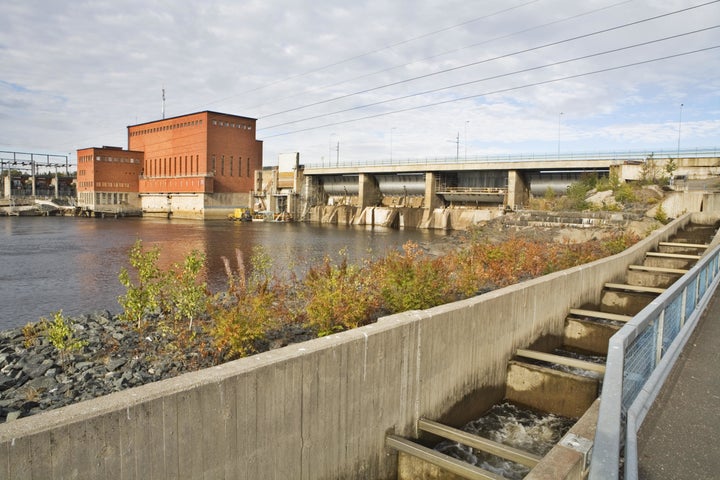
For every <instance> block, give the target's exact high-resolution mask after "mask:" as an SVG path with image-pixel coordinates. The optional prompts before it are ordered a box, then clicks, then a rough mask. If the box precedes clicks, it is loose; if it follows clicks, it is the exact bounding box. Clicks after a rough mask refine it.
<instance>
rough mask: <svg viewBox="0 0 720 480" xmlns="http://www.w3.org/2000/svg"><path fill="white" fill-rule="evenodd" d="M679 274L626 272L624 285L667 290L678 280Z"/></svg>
mask: <svg viewBox="0 0 720 480" xmlns="http://www.w3.org/2000/svg"><path fill="white" fill-rule="evenodd" d="M680 276H681V275H680V274H679V273H665V272H648V271H641V270H630V269H629V270H628V273H627V276H626V277H625V283H627V284H628V285H636V286H638V287H655V288H668V287H669V286H670V285H672V284H673V283H675V282H676V281H677V279H678V278H680Z"/></svg>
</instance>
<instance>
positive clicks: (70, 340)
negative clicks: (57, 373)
mask: <svg viewBox="0 0 720 480" xmlns="http://www.w3.org/2000/svg"><path fill="white" fill-rule="evenodd" d="M40 324H41V325H44V326H45V328H46V332H47V336H48V340H49V341H50V344H51V345H52V346H53V347H55V348H56V349H57V351H58V352H60V362H61V363H65V356H66V355H67V354H68V353H70V352H74V351H75V350H80V349H81V348H83V347H84V346H85V345H87V344H88V342H87V341H86V340H78V339H76V338H75V335H74V333H73V331H72V323H71V322H70V321H69V320H67V319H66V318H65V316H64V315H63V314H62V310H60V311H57V312H55V313H54V314H53V321H52V322H48V321H47V319H45V318H43V319H41V320H40Z"/></svg>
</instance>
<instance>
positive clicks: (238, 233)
mask: <svg viewBox="0 0 720 480" xmlns="http://www.w3.org/2000/svg"><path fill="white" fill-rule="evenodd" d="M441 235H445V234H444V232H434V231H424V230H423V231H421V230H392V229H383V228H365V227H343V226H318V225H310V224H292V223H287V224H278V223H257V222H254V223H234V222H228V221H214V222H198V221H184V220H166V219H119V220H116V219H88V218H70V217H66V218H63V217H2V218H0V240H1V241H2V243H0V245H1V247H0V329H2V328H9V327H12V326H18V325H23V324H25V323H27V322H28V321H36V320H38V319H39V318H40V317H41V316H49V315H50V314H51V313H52V312H53V311H56V310H59V309H63V311H64V312H65V313H66V314H69V315H77V314H80V313H88V312H92V311H96V310H106V309H107V310H110V311H111V312H117V311H119V306H118V304H117V297H118V295H120V294H122V293H123V290H122V286H121V285H120V283H119V282H118V279H117V274H118V272H119V271H120V268H121V267H122V266H125V265H127V254H128V251H129V249H130V248H131V247H132V245H133V244H134V242H135V241H136V240H137V239H138V238H140V239H142V241H143V244H144V245H146V246H152V245H157V246H159V248H160V263H161V265H163V266H168V265H170V264H172V263H176V262H181V261H182V260H183V258H184V257H185V255H186V254H187V253H188V252H190V251H191V250H193V249H196V250H199V251H200V252H203V253H205V255H206V256H207V265H208V284H209V285H210V287H211V289H213V290H217V289H219V288H222V287H223V286H224V285H225V270H224V266H223V262H222V257H223V256H224V257H227V258H229V259H230V260H231V263H232V265H233V267H234V266H235V250H236V249H239V250H240V251H241V252H242V254H243V256H244V258H245V259H246V261H248V260H249V259H250V257H251V255H252V251H253V247H254V246H256V245H262V246H263V247H264V248H265V250H266V251H267V252H268V253H269V254H270V255H271V257H272V258H273V263H274V265H275V268H276V269H277V272H278V273H279V274H290V273H296V274H298V275H302V274H304V272H305V271H307V269H308V268H309V266H310V265H312V264H314V263H316V262H318V261H319V260H321V259H322V258H323V257H324V256H325V255H328V256H330V257H332V258H334V259H337V258H338V257H339V252H340V251H341V250H346V251H347V255H348V258H349V259H350V260H351V261H354V262H357V261H361V259H364V258H368V257H372V256H380V255H384V254H385V252H386V251H387V249H389V248H399V247H400V246H401V245H402V244H403V243H405V242H406V241H408V240H413V241H415V242H418V243H421V244H425V243H429V242H432V241H433V239H436V238H437V237H438V236H441Z"/></svg>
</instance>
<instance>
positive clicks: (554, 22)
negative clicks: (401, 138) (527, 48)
mask: <svg viewBox="0 0 720 480" xmlns="http://www.w3.org/2000/svg"><path fill="white" fill-rule="evenodd" d="M634 1H635V0H623V1H622V2H618V3H614V4H612V5H607V6H605V7H600V8H596V9H594V10H590V11H587V12H583V13H579V14H577V15H572V16H570V17H566V18H562V19H560V20H554V21H552V22H548V23H544V24H542V25H536V26H534V27H530V28H525V29H523V30H518V31H517V32H513V33H509V34H506V35H501V36H498V37H494V38H489V39H487V40H483V41H482V42H478V43H473V44H470V45H466V46H464V47H460V48H455V49H452V50H446V51H444V52H442V53H438V54H435V55H430V56H427V57H423V58H420V59H417V60H413V61H412V62H408V63H404V64H402V65H394V66H392V67H389V68H384V69H382V70H376V71H374V72H371V73H366V74H363V75H358V76H356V77H352V78H349V79H345V80H342V81H339V82H335V83H331V84H327V85H323V86H318V87H315V88H311V89H309V90H306V91H304V92H301V93H296V94H293V95H288V96H287V97H282V98H277V99H273V100H272V101H271V102H269V103H268V102H264V103H261V104H256V105H253V106H250V107H248V108H250V109H253V108H259V107H263V106H265V105H271V104H273V103H277V102H280V101H283V100H289V99H291V98H295V97H299V96H301V95H305V94H307V93H309V92H313V91H317V90H322V89H326V88H329V87H336V86H338V85H342V84H344V83H347V82H352V81H355V80H360V79H363V78H367V77H371V76H373V75H377V74H380V73H385V72H389V71H392V70H395V69H398V68H402V67H407V66H408V65H413V64H415V63H418V62H424V61H426V60H432V59H434V58H438V57H442V56H444V55H448V54H450V53H457V52H461V51H463V50H467V49H470V48H475V47H479V46H482V45H486V44H488V43H492V42H495V41H498V40H503V39H506V38H511V37H513V36H516V35H520V34H523V33H528V32H531V31H533V30H538V29H541V28H545V27H548V26H551V25H557V24H560V23H564V22H567V21H570V20H574V19H576V18H580V17H584V16H587V15H592V14H594V13H597V12H600V11H603V10H609V9H611V8H615V7H617V6H619V5H624V4H626V3H631V2H634ZM465 23H468V22H465ZM465 23H462V24H460V25H464V24H465ZM272 115H276V114H271V115H268V116H272Z"/></svg>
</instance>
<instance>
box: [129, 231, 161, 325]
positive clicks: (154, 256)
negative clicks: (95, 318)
mask: <svg viewBox="0 0 720 480" xmlns="http://www.w3.org/2000/svg"><path fill="white" fill-rule="evenodd" d="M159 257H160V248H159V247H158V246H155V247H153V248H152V249H150V250H147V251H145V250H143V246H142V240H140V239H138V240H136V241H135V244H134V245H133V246H132V248H131V249H130V253H129V261H130V266H131V267H132V268H133V269H134V271H135V272H134V279H133V276H131V275H130V272H129V271H128V270H127V269H126V268H125V267H123V268H121V269H120V274H119V275H118V278H119V280H120V283H121V284H122V285H123V286H124V287H125V289H126V292H125V295H121V296H120V297H119V298H118V302H119V303H120V306H121V307H122V308H123V312H122V314H121V316H122V318H123V319H124V320H126V321H128V322H136V323H137V328H140V327H141V326H142V322H143V319H145V318H146V316H147V315H150V314H153V313H156V312H157V311H158V309H159V308H160V307H161V302H162V299H161V295H162V293H163V289H164V287H165V284H166V276H165V275H164V274H163V273H162V272H161V271H160V268H159V267H158V264H157V262H158V258H159Z"/></svg>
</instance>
